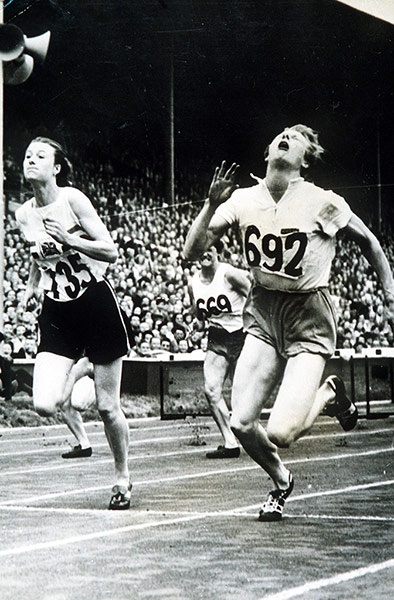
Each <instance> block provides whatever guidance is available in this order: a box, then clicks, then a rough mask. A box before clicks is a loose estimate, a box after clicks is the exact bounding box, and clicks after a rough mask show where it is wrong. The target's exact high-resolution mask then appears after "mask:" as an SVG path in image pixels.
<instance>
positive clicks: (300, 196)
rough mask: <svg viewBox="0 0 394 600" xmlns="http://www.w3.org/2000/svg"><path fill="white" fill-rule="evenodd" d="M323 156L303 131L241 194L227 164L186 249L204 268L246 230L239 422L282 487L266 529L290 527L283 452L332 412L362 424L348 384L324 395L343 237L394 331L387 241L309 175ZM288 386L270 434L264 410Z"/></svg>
mask: <svg viewBox="0 0 394 600" xmlns="http://www.w3.org/2000/svg"><path fill="white" fill-rule="evenodd" d="M322 152H323V148H322V146H321V145H320V143H319V140H318V135H317V133H316V132H315V131H313V130H312V129H311V128H310V127H307V126H305V125H295V126H292V127H289V128H286V129H285V130H284V131H282V132H281V133H280V134H279V135H277V136H276V137H275V138H274V140H273V141H272V142H271V143H270V144H269V146H268V148H267V150H266V156H265V160H266V162H267V171H266V176H265V178H264V179H259V178H257V177H256V178H255V179H256V181H257V184H256V185H254V186H252V187H250V188H244V189H237V188H238V186H237V185H236V181H235V177H236V173H237V170H238V165H236V164H235V163H233V164H232V165H231V166H230V167H229V168H228V169H227V167H226V165H225V163H224V162H223V163H222V165H221V166H220V167H218V168H217V169H216V171H215V174H214V177H213V180H212V183H211V186H210V189H209V194H208V198H207V200H206V202H205V204H204V207H203V208H202V210H201V212H200V213H199V215H198V216H197V218H196V220H195V221H194V223H193V224H192V226H191V229H190V231H189V233H188V237H187V239H186V244H185V250H184V252H185V256H186V257H187V258H188V259H189V260H191V259H195V258H196V257H198V256H200V255H201V254H202V253H203V252H204V251H205V250H206V249H207V248H209V247H210V246H211V245H212V244H213V243H215V242H216V240H218V239H219V238H220V237H221V236H222V235H223V234H224V232H225V231H226V230H227V228H228V227H230V225H232V224H233V223H237V224H238V225H239V228H240V232H241V235H242V240H243V247H244V254H245V259H246V261H247V263H248V264H249V267H250V270H251V273H252V276H253V280H254V285H253V287H252V290H251V292H250V294H249V296H248V299H247V302H246V305H245V310H244V328H245V330H246V332H247V335H246V339H245V344H244V347H243V349H242V352H241V355H240V357H239V359H238V362H237V366H236V370H235V375H234V383H233V387H232V416H231V422H230V423H231V427H232V430H233V431H234V433H235V435H236V436H237V438H238V439H239V440H240V442H241V444H242V446H243V447H244V449H245V450H246V452H247V453H248V454H249V455H250V456H251V457H252V458H253V459H254V460H255V461H256V462H257V463H258V464H259V465H260V466H261V467H262V468H263V469H264V470H265V471H266V472H267V473H268V475H270V477H271V478H272V480H273V482H274V486H275V489H274V490H273V491H272V492H270V493H269V495H268V498H267V501H266V502H265V503H264V505H263V507H262V509H261V511H260V515H259V519H260V520H262V521H277V520H280V519H281V517H282V513H283V507H284V503H285V500H286V499H287V498H288V496H289V494H290V493H291V492H292V490H293V485H294V482H293V477H292V474H291V473H290V471H289V470H288V469H287V468H286V467H285V465H284V464H283V462H282V461H281V459H280V457H279V454H278V447H280V448H285V447H288V446H289V445H290V444H291V443H292V442H293V441H295V440H297V439H298V438H299V437H300V436H302V435H304V434H305V433H306V432H307V431H308V430H309V429H310V428H311V426H312V424H313V423H314V421H315V419H316V417H317V416H318V415H319V414H320V413H321V412H322V411H323V410H324V409H325V410H326V413H327V414H330V415H333V414H335V416H337V417H338V418H339V420H340V422H341V423H342V425H343V426H344V428H345V429H350V428H352V427H353V426H354V425H355V422H356V420H357V413H356V410H355V407H354V406H353V405H352V404H351V403H350V401H349V400H348V399H347V398H346V395H345V392H344V387H343V384H342V381H341V380H340V379H339V378H337V377H335V376H331V377H329V378H327V379H326V380H325V382H324V383H323V384H322V386H321V387H320V389H319V384H320V381H321V378H322V374H323V369H324V367H325V364H326V360H327V359H328V357H330V356H331V355H332V353H333V351H334V349H335V344H336V322H335V317H334V309H333V305H332V302H331V300H330V297H329V294H328V291H327V286H328V279H329V275H330V269H331V263H332V260H333V257H334V255H335V241H336V234H337V232H338V231H339V230H343V231H344V232H346V234H348V235H349V236H350V237H351V238H353V239H354V240H356V241H357V242H358V243H359V245H360V247H361V249H362V252H363V254H364V256H365V257H366V259H367V260H368V261H369V263H370V264H371V266H372V267H373V268H374V270H375V271H376V273H377V274H378V276H379V278H380V281H381V284H382V288H383V291H384V294H385V299H386V305H387V316H388V319H389V321H390V323H391V325H393V324H394V282H393V277H392V274H391V270H390V266H389V263H388V261H387V259H386V257H385V255H384V253H383V250H382V248H381V245H380V243H379V242H378V240H377V238H376V237H375V236H374V235H373V233H372V232H371V231H370V230H369V229H368V228H367V227H366V226H365V224H364V223H363V222H362V221H361V219H360V218H359V217H357V216H356V215H355V214H354V213H353V212H352V211H351V209H350V207H349V206H348V204H347V203H346V202H345V200H344V199H343V198H342V197H340V196H338V195H337V194H336V193H334V192H333V191H327V190H323V189H321V188H319V187H317V186H315V185H314V184H312V183H309V182H307V181H305V180H304V179H303V177H302V176H301V171H302V170H303V169H307V168H308V167H309V166H310V164H312V162H313V161H314V160H315V159H317V158H319V157H320V155H321V154H322ZM281 377H282V380H281V384H280V388H279V391H278V394H277V397H276V400H275V403H274V406H273V408H272V411H271V414H270V417H269V419H268V423H267V430H265V429H264V428H263V427H262V425H261V423H260V421H259V417H260V414H261V410H262V408H263V407H264V406H265V405H266V404H267V401H268V399H269V397H270V394H271V392H272V391H273V389H274V387H275V385H276V384H277V383H278V382H279V380H280V378H281Z"/></svg>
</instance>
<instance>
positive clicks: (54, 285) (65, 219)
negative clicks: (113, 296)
mask: <svg viewBox="0 0 394 600" xmlns="http://www.w3.org/2000/svg"><path fill="white" fill-rule="evenodd" d="M75 194H82V192H81V191H79V190H77V189H75V188H71V187H65V188H61V191H60V193H59V197H58V198H57V200H56V202H53V203H52V204H48V205H47V206H42V207H37V206H36V201H35V198H32V199H31V200H28V201H27V202H25V203H24V204H23V205H22V206H21V207H20V208H18V210H17V211H16V213H15V217H16V220H17V222H18V224H19V226H20V228H21V230H22V232H23V234H24V236H25V238H26V239H27V241H28V242H30V254H31V257H32V259H33V260H34V261H35V263H36V264H37V266H38V268H39V269H40V273H41V279H40V287H42V289H43V290H44V291H45V293H46V294H47V296H49V297H50V298H52V299H53V300H57V301H59V302H67V301H69V300H75V299H76V298H78V297H79V296H81V295H82V294H83V292H84V291H85V290H86V288H87V287H88V286H89V284H90V283H92V282H94V281H100V280H102V278H103V275H104V273H105V270H106V268H107V263H106V262H103V261H100V260H95V259H94V258H90V257H89V256H86V255H85V254H82V253H80V252H78V251H77V250H72V249H70V248H67V247H64V246H63V245H62V244H59V243H58V242H56V241H55V240H54V239H53V238H52V237H51V236H49V235H48V234H47V233H46V231H45V227H44V223H43V219H45V218H48V217H52V218H54V219H56V220H58V221H60V222H61V223H62V225H63V226H64V227H65V228H66V229H67V231H69V232H70V233H71V232H72V233H74V234H77V235H78V236H80V237H84V235H86V234H85V232H84V230H83V229H82V227H81V225H80V223H79V221H78V219H77V217H76V215H75V213H74V212H73V210H72V208H71V206H70V203H69V198H70V197H71V196H72V195H75Z"/></svg>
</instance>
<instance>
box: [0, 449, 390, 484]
mask: <svg viewBox="0 0 394 600" xmlns="http://www.w3.org/2000/svg"><path fill="white" fill-rule="evenodd" d="M105 445H106V444H105ZM206 450H207V448H206V447H205V446H204V447H202V446H198V447H197V448H196V449H195V450H174V451H173V452H160V458H162V457H170V456H183V455H186V456H187V455H188V454H199V453H204V452H206ZM392 450H393V448H384V449H378V450H367V451H366V452H365V453H363V454H361V455H359V454H357V456H369V455H370V454H380V453H382V452H391V451H392ZM347 456H349V454H341V455H337V456H336V457H335V458H338V459H341V458H346V457H347ZM154 457H155V455H154V454H139V455H134V456H133V455H131V456H129V459H128V460H129V461H137V460H139V461H142V460H150V459H152V458H154ZM307 460H308V461H310V462H313V461H321V460H325V457H324V456H323V457H316V458H308V459H307ZM93 461H94V462H93ZM112 462H113V458H112V456H111V457H110V458H105V459H100V460H97V459H95V458H94V459H92V460H91V461H87V460H86V458H81V459H80V460H78V459H75V460H74V459H73V460H72V461H62V462H56V463H51V464H50V465H45V466H38V467H30V468H28V469H13V470H11V471H0V477H5V476H9V477H12V476H14V475H29V474H31V473H45V472H48V471H61V470H64V469H75V468H80V467H81V466H89V465H92V464H93V465H94V467H95V468H96V467H97V465H105V464H110V463H112ZM299 462H301V463H302V462H305V459H294V460H290V461H287V464H298V463H299ZM251 468H256V469H257V468H259V467H258V466H257V465H254V466H253V467H251Z"/></svg>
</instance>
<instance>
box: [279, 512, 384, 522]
mask: <svg viewBox="0 0 394 600" xmlns="http://www.w3.org/2000/svg"><path fill="white" fill-rule="evenodd" d="M286 517H289V518H290V519H317V520H318V521H327V520H328V521H379V522H380V521H384V522H392V521H394V517H378V516H375V515H310V514H307V513H305V514H303V515H300V514H298V515H295V514H290V513H286Z"/></svg>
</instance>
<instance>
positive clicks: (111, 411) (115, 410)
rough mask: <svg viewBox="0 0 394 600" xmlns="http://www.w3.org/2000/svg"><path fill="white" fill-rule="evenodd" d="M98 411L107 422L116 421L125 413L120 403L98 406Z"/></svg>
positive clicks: (104, 421)
mask: <svg viewBox="0 0 394 600" xmlns="http://www.w3.org/2000/svg"><path fill="white" fill-rule="evenodd" d="M98 413H99V415H100V417H101V419H102V421H103V423H105V424H109V425H110V424H111V423H115V422H116V421H117V420H118V419H119V415H123V413H122V409H121V408H120V406H118V405H111V406H105V407H98Z"/></svg>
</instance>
